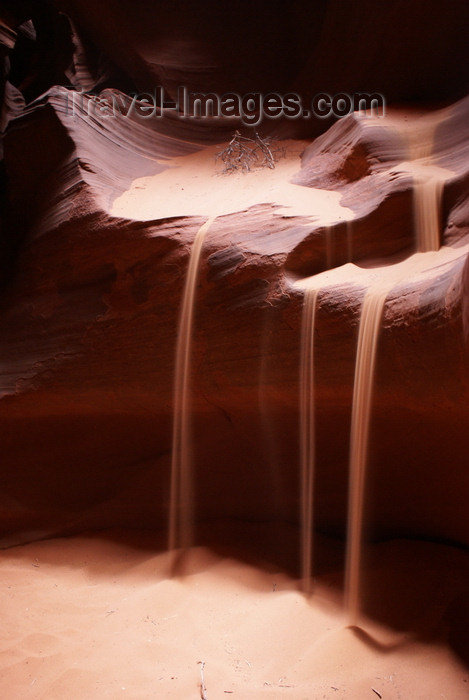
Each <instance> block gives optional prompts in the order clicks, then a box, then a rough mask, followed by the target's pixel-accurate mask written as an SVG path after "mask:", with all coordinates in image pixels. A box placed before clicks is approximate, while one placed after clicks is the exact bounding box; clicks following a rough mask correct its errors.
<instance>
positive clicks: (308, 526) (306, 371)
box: [300, 289, 318, 594]
mask: <svg viewBox="0 0 469 700" xmlns="http://www.w3.org/2000/svg"><path fill="white" fill-rule="evenodd" d="M317 295H318V290H317V289H306V290H305V296H304V306H303V317H302V329H301V356H300V358H301V359H300V362H301V366H300V461H301V480H300V485H301V497H300V503H301V578H302V582H303V590H304V592H305V593H307V594H308V593H310V592H311V588H312V574H313V572H312V561H313V503H314V500H313V499H314V462H315V440H314V405H315V402H314V321H315V316H316V301H317Z"/></svg>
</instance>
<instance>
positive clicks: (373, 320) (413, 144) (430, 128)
mask: <svg viewBox="0 0 469 700" xmlns="http://www.w3.org/2000/svg"><path fill="white" fill-rule="evenodd" d="M435 128H436V123H435V122H432V123H430V124H427V125H426V128H424V129H423V130H422V131H420V130H418V129H417V130H415V131H412V132H411V134H410V139H409V141H410V148H409V151H410V157H411V158H412V159H413V160H416V161H417V160H418V161H422V162H417V163H415V166H416V167H415V174H414V231H415V242H416V249H417V251H418V253H427V252H431V251H437V250H438V249H439V247H440V210H441V198H442V192H443V183H444V179H445V178H446V177H447V173H446V172H445V171H441V170H440V169H439V168H433V169H432V164H431V153H432V151H433V139H434V131H435ZM413 165H414V163H413V162H411V163H410V170H411V171H412V169H413V168H412V166H413ZM413 257H414V256H411V258H413ZM411 258H410V259H409V262H410V263H411V262H412V260H411ZM415 259H419V256H418V255H417V256H416V258H415ZM405 267H406V266H405V265H404V266H402V265H392V266H388V267H386V268H383V276H382V278H381V279H380V280H379V281H378V282H377V283H376V284H374V285H372V286H371V287H370V288H369V289H368V290H367V292H366V294H365V296H364V300H363V306H362V311H361V318H360V327H359V333H358V345H357V355H356V360H355V377H354V388H353V399H352V421H351V431H350V462H349V494H348V495H349V500H348V521H347V554H346V570H345V601H346V609H347V613H348V618H349V624H350V625H356V624H357V623H358V619H359V615H360V584H361V573H362V549H363V526H364V500H365V486H366V467H367V452H368V445H369V434H370V420H371V407H372V394H373V380H374V373H375V365H376V355H377V345H378V336H379V330H380V325H381V318H382V314H383V309H384V305H385V302H386V297H387V296H388V294H389V292H390V291H391V289H392V288H393V287H394V286H395V285H396V284H397V283H398V282H399V281H400V280H401V279H402V274H403V270H404V269H405Z"/></svg>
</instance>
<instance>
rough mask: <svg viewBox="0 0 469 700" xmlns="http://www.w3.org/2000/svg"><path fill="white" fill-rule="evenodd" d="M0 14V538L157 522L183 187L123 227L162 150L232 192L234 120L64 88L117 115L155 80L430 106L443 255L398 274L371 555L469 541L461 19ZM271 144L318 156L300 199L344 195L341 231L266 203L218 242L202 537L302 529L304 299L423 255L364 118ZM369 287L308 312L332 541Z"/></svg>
mask: <svg viewBox="0 0 469 700" xmlns="http://www.w3.org/2000/svg"><path fill="white" fill-rule="evenodd" d="M4 7H5V9H4V10H3V14H2V15H1V22H2V23H1V26H0V45H1V49H2V53H1V56H2V60H3V73H2V88H1V96H2V99H3V107H2V122H1V125H2V130H3V134H4V138H3V165H2V171H1V175H2V184H3V196H2V239H1V241H2V252H1V275H2V276H1V280H2V286H1V294H0V368H1V376H0V383H1V399H0V420H1V424H2V436H3V440H2V450H1V454H2V458H1V462H0V475H1V484H2V486H1V490H0V533H1V537H0V542H1V543H2V544H3V545H4V546H6V545H10V544H14V543H18V542H26V541H29V540H33V539H38V538H41V537H44V536H47V535H51V534H61V533H65V534H67V533H73V532H79V531H82V530H85V529H101V528H106V527H116V526H118V527H124V526H128V527H135V528H150V529H151V528H157V527H163V528H164V527H166V523H167V519H168V499H169V492H170V464H171V454H170V453H171V440H172V420H173V402H174V400H173V384H174V372H175V364H174V361H175V359H174V358H175V347H176V339H177V330H178V316H179V309H180V303H181V297H182V292H183V287H184V280H185V273H186V271H187V267H188V261H189V255H190V250H191V246H192V242H193V240H194V237H195V235H196V233H197V231H198V230H199V228H200V226H201V225H202V224H203V223H204V222H205V221H206V219H207V217H208V216H210V215H211V211H210V207H209V206H208V205H207V211H206V213H205V212H204V211H203V210H197V212H196V213H192V212H190V211H187V210H186V209H185V206H184V203H183V199H184V194H183V192H182V189H180V192H179V194H178V196H179V197H180V200H181V207H180V210H178V209H177V206H176V208H173V210H172V211H171V213H167V212H166V209H164V207H163V209H162V211H163V212H164V213H162V214H159V213H158V211H159V210H158V201H155V202H154V209H153V211H154V213H153V214H151V215H150V214H148V215H145V216H143V215H142V216H140V215H139V213H138V210H135V211H134V214H133V215H132V216H131V215H130V214H128V215H126V214H125V208H123V209H122V212H123V213H121V214H120V215H119V214H117V213H116V203H117V202H118V201H121V200H120V198H121V197H123V196H125V193H126V192H128V191H130V190H131V186H132V183H133V182H134V181H135V180H136V179H137V178H144V177H145V178H152V177H159V176H162V177H164V174H165V172H166V171H167V170H169V169H170V168H171V167H172V166H173V164H174V162H173V160H172V159H175V158H178V159H182V160H183V159H184V158H188V159H190V158H192V157H194V158H197V157H200V158H201V162H205V163H207V162H208V163H210V164H211V167H212V169H213V174H212V179H207V182H206V189H207V193H209V191H210V189H211V187H212V185H213V182H214V179H216V180H217V183H218V181H221V180H223V181H224V182H226V181H227V180H229V177H230V176H229V175H223V174H221V173H220V164H219V163H218V164H217V163H216V162H215V160H214V157H213V154H214V152H215V151H216V150H219V147H217V148H215V151H214V150H213V148H212V146H213V145H214V144H222V143H224V142H226V141H227V140H228V139H229V138H231V136H232V134H233V131H234V128H235V126H236V125H235V126H233V124H232V123H231V122H230V124H229V125H227V124H226V123H224V122H223V120H222V119H218V120H216V119H214V120H210V119H208V120H203V119H184V118H179V117H178V115H177V114H172V115H171V114H168V116H167V117H166V118H164V119H161V120H158V119H152V120H150V119H149V120H143V119H141V118H139V117H138V115H135V114H131V115H129V116H127V117H125V116H122V115H120V116H116V117H114V118H108V117H106V115H105V114H103V113H101V112H100V111H99V110H97V109H94V108H93V104H92V103H93V97H92V96H89V97H84V98H82V100H81V102H80V101H79V100H78V101H73V99H74V98H73V93H74V92H75V94H79V93H80V91H81V90H85V91H87V92H89V93H90V95H91V94H94V95H97V94H98V93H100V94H101V96H102V98H105V99H108V101H110V100H111V99H112V95H118V96H119V97H120V99H122V100H124V101H125V100H126V99H127V100H128V101H129V102H130V99H131V98H130V97H126V95H131V93H132V92H133V91H140V92H142V91H145V90H152V89H153V88H154V86H155V85H159V86H162V87H163V88H164V89H165V91H166V93H167V94H168V96H169V97H174V94H175V90H177V87H178V86H180V85H185V86H187V88H188V89H189V90H194V91H195V90H199V91H204V92H209V91H213V92H217V93H219V94H223V93H224V92H227V91H230V92H239V93H241V94H243V93H246V92H253V91H258V92H262V93H267V92H269V91H275V92H280V93H285V92H288V91H290V92H296V93H298V94H299V95H301V96H302V97H303V98H304V100H305V101H306V100H308V99H311V96H312V95H314V94H316V93H318V92H328V93H330V94H335V93H337V92H340V91H346V92H347V93H353V92H354V91H359V90H367V91H379V92H380V93H382V94H384V95H385V96H386V100H387V101H388V103H389V104H390V107H391V109H393V108H394V107H395V110H396V114H405V115H407V116H405V117H402V119H403V120H404V121H405V120H406V119H407V120H408V123H409V124H410V123H416V122H417V119H418V118H420V117H421V118H424V117H422V114H423V115H425V114H429V113H430V112H431V111H432V109H436V108H438V109H442V110H443V111H444V113H445V117H444V119H443V120H442V121H441V122H439V123H438V124H437V125H436V127H435V132H434V136H433V153H432V159H433V164H434V165H435V166H436V167H438V168H441V169H444V170H445V171H447V173H448V176H447V178H446V179H445V181H444V187H443V195H442V210H441V241H440V242H441V244H442V245H444V246H446V247H449V248H451V249H453V251H456V252H455V254H454V255H453V257H451V258H450V259H449V260H446V259H444V260H443V261H442V260H441V259H440V258H439V257H438V256H435V258H434V265H433V266H430V268H429V270H427V272H426V274H424V275H420V276H417V277H416V278H413V277H412V278H409V279H403V280H401V281H400V282H399V284H397V285H396V286H394V287H393V288H392V290H391V291H390V294H389V297H388V301H387V303H386V307H385V312H384V316H383V324H382V330H381V335H380V339H379V346H378V360H377V368H376V376H375V386H374V394H373V412H372V422H371V437H370V457H369V469H368V473H369V481H368V483H367V496H366V503H367V515H366V523H367V526H366V527H367V534H368V535H369V536H370V537H372V538H381V537H385V536H396V535H397V536H404V535H408V536H412V537H423V538H429V539H437V540H449V541H452V542H456V543H459V544H465V545H468V544H469V520H468V518H467V503H468V501H469V473H468V466H467V465H468V464H469V442H468V439H467V436H468V433H469V410H468V408H469V367H468V361H467V358H468V352H469V348H468V333H469V263H468V262H467V256H466V252H467V247H466V246H467V245H468V244H469V126H468V125H469V101H468V99H467V98H465V95H466V94H467V92H468V89H469V74H468V69H467V56H466V49H467V46H466V44H467V36H466V34H467V32H466V28H467V26H468V23H469V16H468V15H469V8H468V7H466V6H465V5H464V4H463V3H460V2H456V1H453V2H451V1H449V2H446V3H445V8H444V15H445V16H444V20H443V21H442V19H441V7H440V5H439V4H438V3H436V2H430V3H428V2H425V3H424V2H420V1H419V2H414V3H411V4H410V5H409V4H408V3H403V2H394V3H381V4H378V3H376V2H373V3H372V2H370V1H369V0H361V1H360V2H358V3H354V4H353V8H352V5H350V7H348V6H347V7H345V6H344V3H340V2H338V0H337V1H333V2H319V3H304V2H293V3H289V4H285V7H284V8H283V9H278V8H277V9H275V8H273V9H272V8H270V9H269V11H268V12H266V11H265V9H264V6H263V5H262V4H259V3H255V4H254V5H253V6H252V5H251V4H247V3H246V4H244V3H236V4H233V5H231V6H230V8H229V9H226V7H223V8H222V4H221V3H215V2H206V3H202V5H201V6H199V5H196V4H195V3H188V2H177V3H166V2H165V3H163V2H139V3H131V2H130V0H125V1H124V0H121V1H119V2H118V1H117V0H106V1H105V2H100V3H89V2H86V1H85V0H56V2H55V3H49V2H15V3H13V2H11V3H8V2H7V3H4ZM397 47H398V48H397ZM430 104H431V106H429V105H430ZM71 105H72V108H71ZM398 108H399V109H400V110H401V112H399V109H398ZM406 110H407V111H406ZM263 126H264V125H263ZM265 129H266V131H267V132H271V134H272V135H273V136H276V137H278V138H281V139H284V140H286V141H285V143H286V144H287V145H286V148H287V150H288V149H291V148H293V146H292V144H294V143H295V142H294V139H299V138H301V139H304V140H306V142H305V141H302V142H301V144H302V145H301V149H300V150H301V151H302V155H301V158H297V168H296V171H295V173H294V176H293V178H292V180H291V181H292V182H293V183H294V184H296V185H301V186H302V188H319V189H323V190H328V191H330V192H332V193H334V197H336V201H337V202H338V203H339V204H340V206H341V207H342V208H344V210H345V209H346V210H347V211H348V218H347V217H345V218H342V219H341V218H340V217H338V218H336V219H335V220H334V221H331V222H329V223H328V224H327V225H326V224H325V223H324V221H323V220H321V219H320V217H319V216H316V215H315V212H314V211H312V212H311V215H307V214H306V213H304V214H299V213H289V212H288V211H287V210H286V209H285V208H282V207H281V206H280V205H279V204H278V203H276V202H271V201H269V200H268V199H267V200H266V199H260V200H259V201H258V202H257V203H255V204H250V205H249V206H247V207H245V208H241V209H238V210H237V209H236V208H235V209H234V210H233V211H227V212H223V211H222V213H220V214H218V215H217V216H216V218H215V220H214V221H213V223H212V225H211V226H210V229H209V231H208V234H207V238H206V241H205V244H204V247H203V250H202V256H201V265H200V270H199V277H198V283H197V288H196V302H195V312H194V313H195V317H194V335H193V347H192V350H193V353H192V360H191V362H192V377H193V379H192V399H191V400H192V404H191V412H192V420H193V429H192V443H193V461H194V471H195V508H196V519H197V522H198V523H202V522H212V521H216V520H217V519H221V518H223V519H233V520H238V521H239V520H241V521H243V520H245V521H262V522H264V521H265V522H269V521H275V522H288V523H296V522H297V521H298V490H299V476H298V463H299V448H298V434H299V433H298V431H299V416H298V411H299V351H300V332H301V314H302V304H303V292H302V290H301V285H298V280H301V279H303V278H306V277H309V276H311V275H314V274H316V273H321V272H324V271H325V270H327V269H328V268H338V267H340V266H342V265H344V264H345V263H347V262H353V263H355V265H356V266H357V267H359V268H362V269H363V270H365V271H366V269H367V268H370V267H372V266H374V265H377V264H379V265H388V264H390V263H392V262H394V261H396V260H402V259H403V258H404V257H405V256H408V255H410V254H411V253H412V251H413V250H414V247H415V240H414V214H413V201H414V189H415V188H414V179H413V176H412V174H411V173H410V172H406V171H405V169H402V167H401V166H400V164H401V163H402V162H404V161H407V160H408V143H407V141H406V136H405V129H404V131H403V130H399V129H398V128H396V129H394V128H391V127H389V126H388V125H387V124H385V123H380V119H379V118H376V119H374V120H372V122H370V123H366V119H361V118H359V117H357V115H354V114H351V115H350V116H347V117H345V118H343V119H340V120H338V121H337V122H336V123H334V124H333V123H332V122H331V121H328V120H311V121H308V120H301V119H298V120H285V121H283V122H279V121H275V120H271V121H270V122H269V123H268V124H266V125H265ZM316 137H317V138H316ZM197 154H199V156H197ZM204 154H206V155H204ZM204 158H205V161H204ZM178 162H180V161H178ZM279 165H280V164H279ZM234 177H235V180H236V182H239V177H243V176H237V175H236V176H234ZM245 177H246V178H249V177H251V175H250V174H248V175H246V176H245ZM236 178H237V179H236ZM235 180H233V182H234V181H235ZM217 186H218V184H217ZM141 187H142V188H144V187H145V185H144V184H143V185H142V186H141ZM157 191H158V190H155V193H156V194H154V195H152V196H154V198H156V200H157ZM173 197H174V192H173ZM175 201H176V205H177V201H178V200H177V196H176V197H175ZM331 241H332V242H331ZM350 241H351V244H350ZM327 246H329V249H327ZM458 251H459V252H458ZM364 274H366V273H364ZM363 294H364V286H363V285H362V284H361V283H360V282H357V283H355V282H353V281H347V280H345V281H344V282H343V283H341V284H338V285H333V286H329V287H325V288H324V289H322V290H321V291H320V292H319V297H318V310H317V316H316V339H317V340H316V349H315V376H316V416H317V427H316V435H317V476H316V486H315V494H316V504H317V505H316V515H315V517H316V526H317V528H318V529H319V530H320V531H322V532H324V533H328V534H333V535H341V536H342V535H343V534H344V529H345V519H346V506H347V491H348V473H347V470H348V456H349V438H350V416H351V401H352V391H353V373H354V363H355V354H356V343H357V332H358V324H359V318H360V308H361V302H362V299H363Z"/></svg>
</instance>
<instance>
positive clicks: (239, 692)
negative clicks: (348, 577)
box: [0, 535, 469, 700]
mask: <svg viewBox="0 0 469 700" xmlns="http://www.w3.org/2000/svg"><path fill="white" fill-rule="evenodd" d="M153 537H154V536H153V535H151V536H150V535H146V536H142V538H141V539H140V540H138V539H137V538H136V536H134V539H135V540H136V542H134V544H136V543H137V544H138V543H140V544H141V549H139V548H137V547H135V546H133V547H131V546H129V544H127V545H124V544H116V543H113V542H111V541H110V540H108V541H107V540H105V539H99V538H98V537H97V536H93V537H85V536H81V537H75V538H72V539H56V540H50V541H44V542H39V543H34V544H29V545H26V546H22V547H16V548H13V549H10V550H7V551H3V552H2V553H1V557H0V562H1V564H0V566H1V586H2V600H3V609H2V626H1V631H0V649H1V654H0V679H1V688H2V691H1V692H2V697H3V698H5V699H6V700H85V699H86V700H102V698H111V699H112V700H116V699H117V698H126V699H127V700H151V699H152V698H155V700H159V699H160V698H165V700H198V699H199V698H200V697H201V689H200V669H201V666H200V664H199V662H202V661H203V662H205V668H204V680H205V685H206V697H207V699H208V700H221V698H233V700H235V699H236V698H239V699H240V700H257V699H259V700H261V699H262V698H265V699H269V700H280V699H283V698H285V699H286V700H288V699H291V700H323V699H326V700H367V698H369V700H373V698H377V697H380V696H382V698H383V700H429V699H430V698H431V699H438V700H439V699H440V698H444V699H446V700H463V698H466V697H468V696H469V673H468V671H467V669H466V668H465V666H464V663H463V661H462V660H461V658H460V656H461V652H462V653H463V654H464V653H467V646H466V647H464V641H463V639H462V637H463V635H464V629H465V628H463V627H461V630H460V635H459V637H458V629H456V628H457V625H458V621H457V617H458V615H456V616H454V615H453V617H455V618H456V622H455V620H453V623H452V624H453V627H452V628H451V626H450V623H448V620H449V621H450V622H451V619H453V618H451V615H450V611H451V610H452V608H453V607H454V605H455V604H456V607H457V608H458V609H459V610H463V611H464V610H466V612H467V609H468V608H467V602H468V589H467V574H468V561H467V554H466V553H464V552H462V551H458V550H456V549H453V548H451V547H445V546H441V545H434V544H429V543H417V542H414V543H410V542H407V543H406V542H405V541H401V542H390V543H387V544H382V545H378V546H376V547H375V548H374V549H373V551H372V552H371V554H370V556H369V558H368V560H367V561H368V568H367V572H368V573H367V576H366V582H367V586H368V590H369V600H370V601H372V600H374V601H375V608H376V601H378V602H377V609H378V610H381V609H382V610H385V611H386V613H385V614H386V615H389V616H390V617H391V618H394V623H396V624H397V627H398V628H399V627H400V629H401V631H396V630H391V629H390V627H385V626H384V625H380V626H378V625H377V624H375V623H373V624H372V623H371V622H365V625H364V629H365V630H366V632H367V633H368V634H369V635H370V637H367V636H366V635H361V634H360V633H359V632H356V631H354V630H351V629H347V627H346V626H345V624H346V623H345V622H344V616H343V613H342V608H341V596H342V592H341V587H340V585H339V584H340V572H339V573H337V572H336V571H331V572H330V573H329V574H328V575H327V576H325V577H323V578H321V579H319V581H318V582H317V585H316V586H315V595H314V596H313V597H312V598H309V599H308V597H306V596H304V595H303V594H302V593H301V592H300V591H299V590H298V586H299V581H295V580H293V579H291V578H289V577H288V576H287V575H286V574H285V573H281V572H280V571H279V570H278V569H276V568H274V567H272V566H270V567H265V566H261V565H260V564H259V565H257V566H253V565H252V564H251V565H247V564H245V563H242V562H240V561H238V560H236V559H235V558H232V557H227V556H223V557H222V556H217V555H215V554H214V553H212V552H211V551H209V550H208V549H202V548H197V549H193V550H190V551H189V552H188V554H187V555H186V558H185V564H184V568H185V575H184V576H183V577H181V578H179V579H172V580H170V579H168V578H167V571H168V567H169V556H168V555H167V554H157V553H155V552H154V551H152V550H151V549H149V548H148V547H149V542H151V541H152V538H153ZM145 547H147V548H145ZM464 572H465V573H464ZM464 577H465V578H464ZM463 598H464V600H463ZM448 611H449V612H448ZM461 622H462V625H464V624H465V623H464V620H463V619H462V618H461ZM454 625H456V628H455V627H454ZM406 626H407V630H408V631H406V632H404V631H402V630H404V629H405V628H406ZM410 630H414V632H413V633H411V632H410ZM416 630H418V632H419V633H421V634H423V635H424V637H422V638H419V635H417V634H416V633H415V632H416ZM448 640H449V642H451V644H452V647H453V648H452V647H451V646H450V645H449V643H448ZM373 689H374V690H373ZM376 691H377V692H376ZM378 693H379V694H380V695H378Z"/></svg>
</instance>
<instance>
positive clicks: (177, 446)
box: [168, 217, 215, 550]
mask: <svg viewBox="0 0 469 700" xmlns="http://www.w3.org/2000/svg"><path fill="white" fill-rule="evenodd" d="M214 218H215V217H211V218H209V219H208V220H207V221H206V222H205V223H204V224H203V225H202V226H201V227H200V228H199V230H198V232H197V234H196V237H195V239H194V244H193V246H192V250H191V254H190V260H189V268H188V271H187V276H186V282H185V286H184V293H183V297H182V306H181V313H180V317H179V328H178V336H177V345H176V363H175V379H174V418H173V449H172V459H171V493H170V502H169V508H170V512H169V543H168V544H169V549H170V550H174V549H187V548H188V547H190V546H191V545H192V542H193V521H194V514H193V509H194V499H193V473H192V463H191V460H192V455H191V429H190V428H191V426H190V370H191V362H190V359H191V349H192V326H193V316H194V296H195V287H196V283H197V273H198V270H199V261H200V254H201V251H202V246H203V243H204V240H205V236H206V234H207V231H208V229H209V228H210V226H211V224H212V222H213V220H214Z"/></svg>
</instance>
